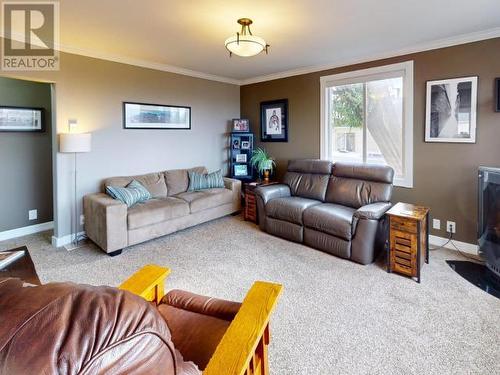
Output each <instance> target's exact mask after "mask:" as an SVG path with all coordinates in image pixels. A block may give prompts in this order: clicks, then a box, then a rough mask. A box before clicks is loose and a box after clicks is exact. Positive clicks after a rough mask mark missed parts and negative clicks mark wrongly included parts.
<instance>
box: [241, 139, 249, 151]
mask: <svg viewBox="0 0 500 375" xmlns="http://www.w3.org/2000/svg"><path fill="white" fill-rule="evenodd" d="M241 149H242V150H249V149H250V141H242V142H241Z"/></svg>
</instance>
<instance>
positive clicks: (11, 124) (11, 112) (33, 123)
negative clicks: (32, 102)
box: [0, 106, 45, 132]
mask: <svg viewBox="0 0 500 375" xmlns="http://www.w3.org/2000/svg"><path fill="white" fill-rule="evenodd" d="M0 131H2V132H43V131H45V121H44V109H43V108H28V107H7V106H0Z"/></svg>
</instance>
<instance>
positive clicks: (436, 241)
mask: <svg viewBox="0 0 500 375" xmlns="http://www.w3.org/2000/svg"><path fill="white" fill-rule="evenodd" d="M446 242H448V239H447V238H443V237H438V236H433V235H429V244H430V245H431V246H443V245H444V244H446ZM451 242H453V244H455V246H456V247H457V248H459V249H460V251H462V252H464V253H467V254H472V255H478V247H477V245H474V244H471V243H468V242H461V241H457V240H452V241H450V242H448V243H447V244H446V245H444V246H443V247H445V248H446V249H450V250H455V251H457V249H455V246H453V244H452V243H451Z"/></svg>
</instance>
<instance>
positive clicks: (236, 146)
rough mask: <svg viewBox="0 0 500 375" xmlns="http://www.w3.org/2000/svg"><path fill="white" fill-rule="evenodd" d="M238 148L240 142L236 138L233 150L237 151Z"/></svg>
mask: <svg viewBox="0 0 500 375" xmlns="http://www.w3.org/2000/svg"><path fill="white" fill-rule="evenodd" d="M239 148H240V140H239V138H236V139H234V140H233V149H235V150H238V149H239Z"/></svg>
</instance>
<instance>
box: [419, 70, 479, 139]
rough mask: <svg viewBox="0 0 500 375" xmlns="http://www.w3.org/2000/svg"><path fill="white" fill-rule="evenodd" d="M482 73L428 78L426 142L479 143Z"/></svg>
mask: <svg viewBox="0 0 500 375" xmlns="http://www.w3.org/2000/svg"><path fill="white" fill-rule="evenodd" d="M477 83H478V77H477V76H471V77H461V78H452V79H441V80H436V81H427V96H426V104H425V142H449V143H476V119H477Z"/></svg>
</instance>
